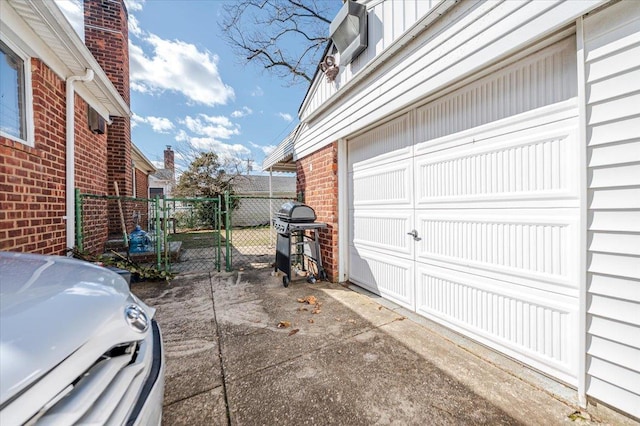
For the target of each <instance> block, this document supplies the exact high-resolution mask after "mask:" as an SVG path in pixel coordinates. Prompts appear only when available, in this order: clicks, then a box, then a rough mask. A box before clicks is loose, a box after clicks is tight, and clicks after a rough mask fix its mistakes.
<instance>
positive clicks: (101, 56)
mask: <svg viewBox="0 0 640 426" xmlns="http://www.w3.org/2000/svg"><path fill="white" fill-rule="evenodd" d="M84 20H85V44H86V45H87V47H88V48H89V50H90V51H91V53H92V54H93V56H94V57H95V58H96V60H97V61H98V63H99V64H100V66H101V67H102V69H104V71H105V73H106V74H107V76H108V77H109V80H111V82H112V83H113V85H114V86H115V88H116V89H117V90H118V93H120V95H121V96H122V97H123V99H124V100H125V101H126V103H127V105H128V104H129V101H130V88H129V32H128V16H127V9H126V6H125V5H124V1H123V0H84ZM112 121H113V124H112V125H111V126H109V132H108V142H107V166H108V167H107V170H108V174H107V184H108V188H109V192H110V194H111V195H115V187H114V184H113V183H114V182H118V189H119V191H120V195H121V196H131V195H133V181H132V174H131V120H130V119H129V118H128V117H113V118H112ZM124 217H125V220H126V222H127V228H128V229H129V230H131V229H133V219H132V217H133V214H132V212H129V211H125V212H124ZM121 233H122V231H121V225H120V216H119V211H118V209H117V207H116V206H112V205H110V206H109V234H110V236H113V237H115V236H118V235H120V234H121Z"/></svg>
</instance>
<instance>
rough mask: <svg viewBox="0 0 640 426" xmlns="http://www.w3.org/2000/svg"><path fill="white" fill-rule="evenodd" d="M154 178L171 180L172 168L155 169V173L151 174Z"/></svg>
mask: <svg viewBox="0 0 640 426" xmlns="http://www.w3.org/2000/svg"><path fill="white" fill-rule="evenodd" d="M151 177H152V178H153V179H156V180H167V181H171V182H173V178H174V176H173V170H169V169H157V170H156V172H155V173H153V174H152V175H151Z"/></svg>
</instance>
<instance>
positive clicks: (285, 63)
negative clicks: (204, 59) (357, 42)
mask: <svg viewBox="0 0 640 426" xmlns="http://www.w3.org/2000/svg"><path fill="white" fill-rule="evenodd" d="M341 6H342V1H340V0H238V1H237V2H233V3H230V4H226V5H225V6H223V14H222V20H221V23H220V27H221V29H222V31H223V34H224V37H225V39H226V41H227V43H228V44H229V45H230V46H231V47H232V49H233V50H234V52H235V53H236V54H237V55H238V56H239V57H240V58H243V60H244V62H245V63H254V64H256V65H258V66H260V67H262V68H264V69H265V70H266V71H268V72H271V73H273V74H274V75H275V76H277V77H280V78H284V79H286V81H287V82H288V83H289V84H291V85H293V84H297V83H309V82H311V80H312V79H313V76H314V73H315V71H316V69H317V67H318V63H319V61H320V55H322V52H323V51H324V49H325V47H326V43H327V40H328V38H329V24H330V23H331V20H332V19H333V17H334V16H335V15H336V13H337V12H338V10H339V9H340V7H341Z"/></svg>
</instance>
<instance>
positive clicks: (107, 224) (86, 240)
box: [76, 193, 292, 273]
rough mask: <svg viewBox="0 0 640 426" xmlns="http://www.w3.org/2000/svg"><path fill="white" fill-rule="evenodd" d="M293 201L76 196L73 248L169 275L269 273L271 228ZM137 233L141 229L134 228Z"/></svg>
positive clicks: (272, 241)
mask: <svg viewBox="0 0 640 426" xmlns="http://www.w3.org/2000/svg"><path fill="white" fill-rule="evenodd" d="M291 200H292V198H269V197H247V196H239V195H230V194H225V195H224V196H219V197H217V198H171V199H165V198H155V199H147V198H131V197H114V196H104V195H94V194H80V193H77V194H76V216H77V219H78V220H77V222H76V248H77V249H79V250H80V251H82V252H86V253H91V254H93V255H103V256H121V257H126V258H128V259H131V260H132V261H134V262H136V263H137V264H140V265H143V266H152V267H155V268H157V269H158V270H163V271H168V272H172V273H192V272H205V271H220V270H226V271H233V270H241V269H245V268H260V267H267V266H271V265H272V264H273V262H274V260H275V245H276V238H277V234H276V231H275V230H274V229H273V227H272V225H271V222H272V218H273V217H274V214H275V213H276V212H277V211H278V210H279V209H280V206H281V205H282V204H283V203H285V202H287V201H291ZM136 227H139V228H136Z"/></svg>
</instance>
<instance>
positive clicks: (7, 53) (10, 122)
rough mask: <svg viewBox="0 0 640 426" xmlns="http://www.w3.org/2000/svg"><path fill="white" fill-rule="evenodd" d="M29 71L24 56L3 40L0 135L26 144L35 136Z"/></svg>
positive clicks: (1, 44)
mask: <svg viewBox="0 0 640 426" xmlns="http://www.w3.org/2000/svg"><path fill="white" fill-rule="evenodd" d="M27 72H28V61H27V60H26V59H25V57H24V55H19V54H18V53H16V51H15V50H14V49H11V48H10V47H9V46H8V45H7V44H6V43H4V42H3V41H0V134H2V136H5V137H8V138H10V139H14V140H18V141H20V142H23V143H29V142H28V141H29V140H30V136H31V135H30V129H29V123H30V122H31V120H30V116H29V114H30V111H31V109H30V108H29V105H28V102H27V96H28V93H29V87H30V86H29V82H28V81H27V78H26V76H27V75H28V73H27ZM29 144H30V143H29ZM30 145H31V144H30Z"/></svg>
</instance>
